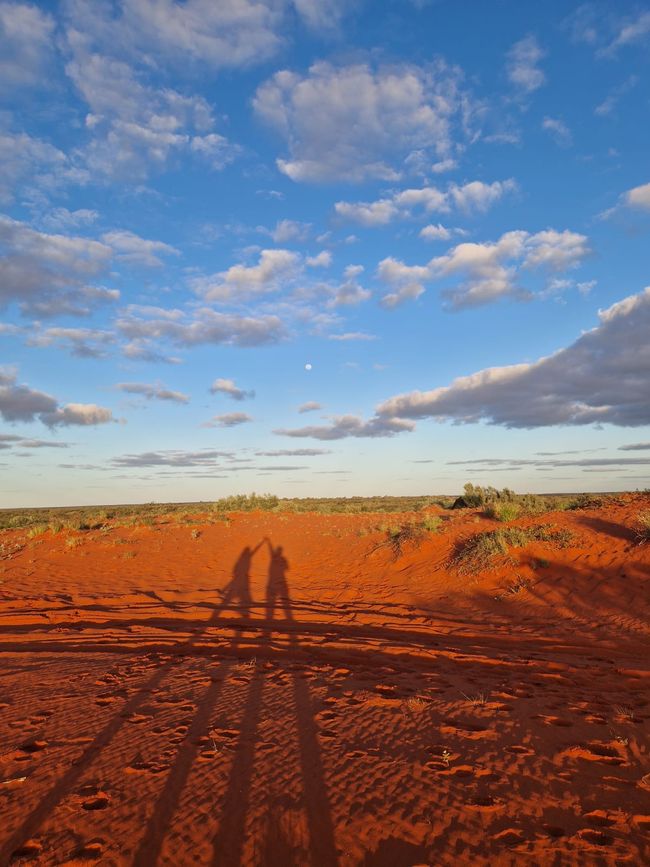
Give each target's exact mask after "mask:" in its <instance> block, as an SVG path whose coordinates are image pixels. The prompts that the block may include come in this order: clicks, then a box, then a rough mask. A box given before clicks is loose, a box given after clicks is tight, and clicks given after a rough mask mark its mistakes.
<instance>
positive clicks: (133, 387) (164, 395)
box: [115, 382, 190, 403]
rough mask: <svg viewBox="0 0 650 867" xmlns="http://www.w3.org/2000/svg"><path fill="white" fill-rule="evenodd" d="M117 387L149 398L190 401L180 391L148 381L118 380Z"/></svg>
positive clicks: (127, 392)
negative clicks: (151, 383)
mask: <svg viewBox="0 0 650 867" xmlns="http://www.w3.org/2000/svg"><path fill="white" fill-rule="evenodd" d="M115 388H117V389H118V391H124V392H126V394H137V395H141V396H142V397H146V398H147V400H169V401H173V402H174V403H189V402H190V399H189V397H188V396H187V395H186V394H183V393H182V392H180V391H170V389H168V388H165V387H164V386H162V385H159V384H156V385H150V384H149V383H146V382H118V383H117V385H116V386H115Z"/></svg>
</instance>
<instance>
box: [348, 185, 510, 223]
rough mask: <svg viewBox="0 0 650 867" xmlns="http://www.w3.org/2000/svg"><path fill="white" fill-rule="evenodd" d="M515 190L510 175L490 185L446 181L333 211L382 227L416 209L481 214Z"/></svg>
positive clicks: (349, 204)
mask: <svg viewBox="0 0 650 867" xmlns="http://www.w3.org/2000/svg"><path fill="white" fill-rule="evenodd" d="M516 190H517V184H516V182H515V181H514V180H513V179H512V178H509V179H508V180H505V181H494V182H493V183H491V184H486V183H484V182H483V181H470V182H469V183H466V184H463V185H462V186H458V185H457V184H450V185H449V187H448V189H447V190H446V191H442V190H439V189H438V188H437V187H431V186H428V187H421V188H419V189H417V188H416V189H406V190H401V191H399V192H397V193H393V194H392V195H391V196H389V197H384V198H382V199H378V200H377V201H374V202H336V204H335V205H334V210H335V211H336V213H337V214H338V216H339V217H342V218H343V219H346V220H350V221H353V222H356V223H360V224H361V225H362V226H369V227H371V226H385V225H387V224H388V223H391V222H393V220H397V219H405V218H408V217H411V216H413V215H414V212H417V211H418V210H419V209H421V210H422V211H423V212H424V213H425V214H428V213H431V212H439V213H447V212H449V211H450V210H451V209H452V208H457V209H459V210H461V211H464V212H465V213H483V212H485V211H487V210H488V208H490V207H491V206H492V205H493V204H495V203H496V202H497V201H499V199H501V198H503V196H505V195H506V194H508V193H511V192H514V191H516Z"/></svg>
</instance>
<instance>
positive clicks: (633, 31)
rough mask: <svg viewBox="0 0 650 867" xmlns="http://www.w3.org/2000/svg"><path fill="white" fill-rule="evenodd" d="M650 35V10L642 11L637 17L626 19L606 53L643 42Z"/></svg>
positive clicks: (613, 52) (612, 52)
mask: <svg viewBox="0 0 650 867" xmlns="http://www.w3.org/2000/svg"><path fill="white" fill-rule="evenodd" d="M648 37H650V12H647V11H646V12H640V13H639V14H638V15H637V16H636V17H635V18H632V17H631V16H630V17H628V18H627V19H626V20H625V23H624V24H622V25H621V27H620V29H619V31H618V33H617V34H616V37H615V38H614V40H613V41H612V42H611V43H610V45H609V46H608V48H607V49H606V50H605V52H604V53H605V54H615V53H616V52H617V51H618V49H619V48H622V47H623V46H628V45H633V44H634V43H637V42H642V41H644V40H646V39H647V38H648Z"/></svg>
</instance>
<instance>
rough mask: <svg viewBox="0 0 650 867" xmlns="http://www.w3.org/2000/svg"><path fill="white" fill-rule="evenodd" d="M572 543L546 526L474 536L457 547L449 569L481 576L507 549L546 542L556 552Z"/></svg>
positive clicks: (566, 533)
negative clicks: (554, 548) (553, 547)
mask: <svg viewBox="0 0 650 867" xmlns="http://www.w3.org/2000/svg"><path fill="white" fill-rule="evenodd" d="M572 539H573V534H572V533H571V532H570V531H569V530H562V529H557V528H554V527H551V526H549V525H547V524H541V525H539V526H536V527H506V528H504V529H503V530H493V531H492V532H490V533H478V534H477V535H476V536H471V537H470V538H469V539H465V540H463V541H461V542H460V543H459V545H458V546H457V548H456V551H455V552H454V554H453V556H452V565H453V566H454V567H455V568H456V569H457V570H458V571H459V572H461V573H468V572H481V571H483V570H485V569H488V568H490V567H491V566H492V565H493V563H494V561H495V560H496V559H497V557H502V556H505V555H507V554H508V552H509V551H510V549H511V548H524V547H525V546H526V545H528V544H529V543H531V542H549V543H551V544H553V545H554V546H556V547H558V548H566V547H567V546H568V545H570V544H571V541H572Z"/></svg>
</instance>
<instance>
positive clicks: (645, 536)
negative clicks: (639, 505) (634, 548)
mask: <svg viewBox="0 0 650 867" xmlns="http://www.w3.org/2000/svg"><path fill="white" fill-rule="evenodd" d="M636 523H637V526H636V537H637V539H638V541H639V543H642V542H650V512H639V514H638V515H637V516H636Z"/></svg>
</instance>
